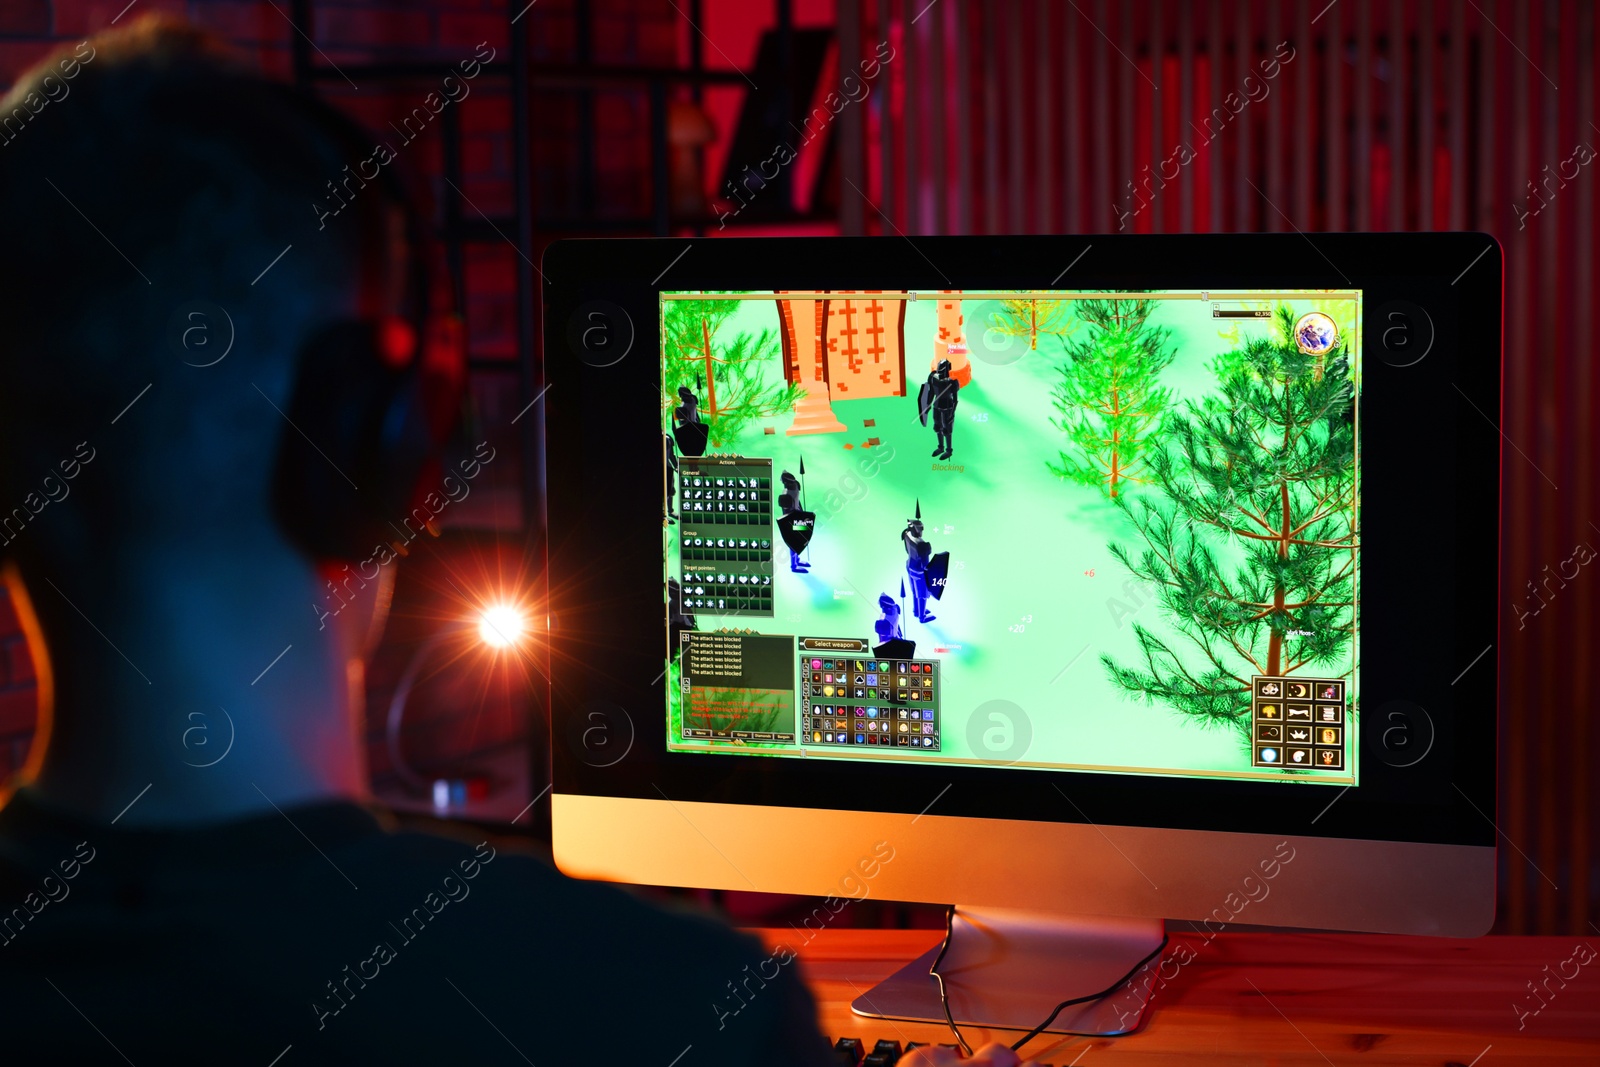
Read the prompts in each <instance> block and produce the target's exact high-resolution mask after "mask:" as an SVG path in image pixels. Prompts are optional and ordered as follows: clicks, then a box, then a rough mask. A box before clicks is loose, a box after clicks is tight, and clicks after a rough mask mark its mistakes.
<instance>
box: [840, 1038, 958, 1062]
mask: <svg viewBox="0 0 1600 1067" xmlns="http://www.w3.org/2000/svg"><path fill="white" fill-rule="evenodd" d="M925 1044H926V1042H921V1041H908V1042H906V1046H905V1048H904V1049H901V1047H900V1042H898V1041H878V1042H877V1043H875V1044H874V1045H873V1046H872V1051H871V1052H868V1051H867V1046H866V1045H865V1044H864V1043H863V1042H862V1040H861V1039H860V1038H859V1037H841V1038H839V1040H837V1041H835V1042H834V1043H833V1058H834V1062H835V1063H836V1064H838V1065H839V1067H895V1064H897V1063H899V1062H900V1057H901V1056H904V1055H905V1054H906V1053H907V1052H910V1051H911V1050H912V1049H918V1048H922V1047H924V1045H925ZM936 1047H937V1046H936ZM943 1047H944V1048H951V1049H959V1048H960V1046H959V1045H945V1046H943Z"/></svg>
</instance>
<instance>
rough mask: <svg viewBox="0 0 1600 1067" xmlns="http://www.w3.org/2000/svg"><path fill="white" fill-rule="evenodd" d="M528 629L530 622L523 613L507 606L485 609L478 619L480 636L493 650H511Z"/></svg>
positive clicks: (498, 605)
mask: <svg viewBox="0 0 1600 1067" xmlns="http://www.w3.org/2000/svg"><path fill="white" fill-rule="evenodd" d="M527 628H528V620H527V619H526V618H525V617H524V616H523V614H522V612H520V611H518V610H517V609H516V608H513V607H510V606H508V605H505V604H496V605H494V606H492V607H487V608H484V609H483V614H482V615H481V616H479V619H478V636H479V637H481V638H482V639H483V643H484V644H486V645H488V646H489V647H491V648H509V647H510V646H511V645H514V644H516V643H517V641H518V640H520V639H521V638H522V635H523V633H524V632H526V630H527Z"/></svg>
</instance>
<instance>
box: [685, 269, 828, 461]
mask: <svg viewBox="0 0 1600 1067" xmlns="http://www.w3.org/2000/svg"><path fill="white" fill-rule="evenodd" d="M741 303H742V301H738V300H718V299H715V298H707V299H704V300H663V301H662V304H663V310H662V313H661V336H662V338H663V341H664V344H665V347H666V360H665V361H664V369H663V372H662V376H661V390H662V395H661V405H662V410H663V411H670V410H671V409H672V408H674V407H676V406H677V405H678V403H679V400H678V387H679V386H688V387H689V388H690V389H692V390H694V392H695V393H696V394H697V395H700V394H702V393H703V395H700V401H701V411H702V412H703V413H704V419H705V422H706V424H707V430H708V434H709V437H710V441H711V444H713V445H715V446H721V445H723V444H726V443H727V442H728V441H731V440H733V439H734V438H735V437H737V436H738V435H739V431H740V430H741V429H743V428H744V426H745V425H746V424H747V423H749V422H750V421H752V420H754V419H758V418H766V417H768V416H772V415H781V414H783V413H784V412H786V411H789V410H790V409H792V408H793V407H794V405H795V402H796V401H797V400H798V399H799V398H800V395H801V394H802V393H803V392H804V390H803V388H802V387H801V386H798V385H788V384H786V383H784V382H783V381H782V379H781V378H775V379H773V380H771V381H769V380H768V379H767V375H766V374H765V373H764V368H763V364H765V363H767V362H769V361H776V360H777V359H778V337H777V334H776V332H774V331H772V330H762V331H761V332H760V333H757V334H749V333H739V334H735V335H734V336H733V338H732V339H731V340H728V341H726V342H724V341H723V340H721V339H720V338H719V337H718V336H717V334H718V331H720V330H721V329H722V327H723V326H724V325H726V324H727V321H728V320H729V319H730V318H732V317H733V315H734V313H735V312H737V311H738V310H739V307H740V304H741Z"/></svg>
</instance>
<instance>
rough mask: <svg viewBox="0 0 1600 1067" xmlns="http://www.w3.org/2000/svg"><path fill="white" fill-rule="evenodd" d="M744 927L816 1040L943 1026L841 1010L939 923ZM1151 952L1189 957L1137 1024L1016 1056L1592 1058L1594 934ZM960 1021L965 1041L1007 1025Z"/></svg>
mask: <svg viewBox="0 0 1600 1067" xmlns="http://www.w3.org/2000/svg"><path fill="white" fill-rule="evenodd" d="M754 933H756V934H757V935H758V936H760V937H761V938H762V940H764V941H765V942H766V943H767V944H768V945H769V946H772V947H774V948H775V947H776V946H778V945H780V944H787V945H789V946H790V947H791V948H793V949H795V950H796V951H797V952H798V954H799V962H800V966H801V968H802V975H803V977H804V978H805V979H806V983H807V985H808V986H809V987H810V988H811V991H812V994H813V995H814V996H815V997H816V998H817V1002H818V1017H819V1022H820V1024H821V1027H822V1032H823V1033H825V1034H827V1035H828V1036H829V1038H830V1039H834V1038H838V1037H841V1036H845V1037H860V1038H862V1039H864V1040H865V1042H866V1045H867V1047H868V1048H869V1049H870V1048H871V1047H872V1043H873V1041H875V1040H877V1039H879V1038H891V1039H894V1040H898V1041H900V1042H901V1043H902V1044H904V1043H905V1042H907V1041H923V1042H932V1043H937V1042H948V1041H952V1040H953V1038H952V1037H951V1036H950V1031H949V1029H948V1028H946V1027H944V1026H942V1025H939V1026H934V1025H930V1024H918V1023H895V1022H890V1021H887V1020H881V1019H866V1018H862V1017H861V1016H858V1015H855V1014H853V1013H852V1012H851V1011H850V1002H851V1001H852V1000H854V999H855V998H856V997H857V996H858V995H860V994H861V993H863V992H866V991H867V990H869V989H870V988H871V987H872V985H873V984H874V983H876V982H878V981H880V980H881V979H883V978H886V977H888V975H890V974H891V973H892V972H894V971H895V970H896V969H898V968H899V967H900V966H902V965H904V964H905V963H906V962H907V961H909V960H911V959H913V958H915V957H916V956H917V955H918V954H919V953H921V952H923V951H925V950H926V949H927V948H929V947H930V946H932V945H935V944H937V943H938V941H939V938H940V936H941V933H942V932H941V931H933V930H822V931H820V932H816V933H813V934H812V935H811V936H812V940H810V941H809V942H808V941H806V940H805V938H806V932H804V931H800V930H795V929H789V928H781V929H770V930H757V931H754ZM1183 946H1187V949H1188V951H1187V952H1180V949H1181V948H1182V947H1183ZM1580 946H1587V947H1580ZM1575 949H1576V950H1577V953H1576V954H1575ZM1585 957H1587V958H1588V962H1586V963H1585V962H1583V960H1584V959H1585ZM1164 958H1165V959H1167V960H1169V961H1176V960H1179V959H1185V958H1188V959H1190V962H1188V963H1186V964H1184V965H1183V966H1181V967H1179V966H1177V965H1176V963H1175V962H1169V963H1168V964H1167V966H1166V968H1165V970H1164V971H1163V972H1162V973H1164V974H1166V975H1170V976H1171V980H1170V981H1167V982H1166V983H1165V984H1164V985H1162V984H1160V982H1159V980H1158V983H1157V990H1156V994H1155V998H1154V1002H1153V1004H1152V1007H1151V1010H1150V1012H1149V1015H1148V1016H1147V1021H1146V1024H1145V1026H1144V1028H1143V1029H1141V1030H1140V1031H1138V1032H1137V1033H1134V1034H1131V1035H1129V1036H1127V1037H1118V1038H1078V1037H1057V1036H1055V1035H1042V1036H1041V1037H1039V1038H1037V1039H1035V1040H1034V1041H1033V1042H1032V1043H1030V1044H1029V1045H1028V1046H1027V1047H1026V1048H1025V1049H1024V1050H1023V1051H1024V1054H1025V1055H1029V1056H1032V1057H1034V1058H1035V1059H1036V1060H1039V1061H1041V1062H1045V1063H1051V1064H1055V1065H1057V1067H1064V1065H1067V1064H1094V1063H1099V1062H1101V1061H1104V1060H1108V1059H1110V1058H1111V1057H1116V1061H1117V1062H1118V1063H1128V1064H1155V1063H1172V1062H1175V1061H1179V1060H1181V1061H1183V1062H1188V1063H1225V1064H1274V1065H1279V1064H1282V1065H1287V1064H1315V1065H1318V1067H1326V1065H1328V1064H1337V1065H1344V1064H1433V1065H1436V1067H1448V1065H1451V1064H1458V1065H1462V1067H1469V1065H1475V1067H1506V1065H1510V1064H1551V1063H1556V1064H1579V1063H1581V1064H1587V1065H1600V937H1486V938H1480V939H1477V940H1471V941H1457V940H1447V939H1441V938H1427V937H1386V936H1380V935H1353V934H1277V933H1270V934H1269V933H1254V932H1252V933H1222V934H1218V935H1216V936H1215V937H1214V938H1212V939H1211V940H1209V941H1208V940H1207V939H1206V937H1205V936H1204V935H1202V934H1190V933H1174V934H1173V935H1172V941H1171V944H1170V945H1168V946H1167V954H1166V956H1165V957H1164ZM1547 968H1548V969H1547ZM1574 972H1576V973H1574ZM1563 976H1566V977H1565V978H1563ZM1529 983H1532V985H1531V987H1530V985H1529ZM1534 988H1537V989H1539V992H1540V995H1541V997H1542V998H1543V1006H1542V1007H1541V1001H1540V1000H1539V999H1536V998H1535V997H1534V994H1533V992H1532V989H1534ZM1547 990H1548V991H1547ZM1519 1006H1520V1008H1521V1010H1522V1012H1523V1014H1521V1015H1519V1013H1518V1007H1519ZM962 1032H963V1033H964V1034H965V1035H966V1037H967V1040H968V1041H969V1042H971V1043H972V1045H973V1047H977V1046H978V1045H980V1044H982V1043H984V1042H986V1041H991V1040H999V1041H1004V1042H1005V1043H1006V1044H1010V1043H1011V1042H1012V1041H1015V1040H1016V1039H1017V1038H1018V1037H1020V1036H1021V1034H1020V1033H1013V1032H1008V1031H984V1030H975V1029H974V1030H968V1029H966V1028H963V1031H962Z"/></svg>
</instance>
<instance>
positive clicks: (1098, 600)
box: [660, 290, 1361, 785]
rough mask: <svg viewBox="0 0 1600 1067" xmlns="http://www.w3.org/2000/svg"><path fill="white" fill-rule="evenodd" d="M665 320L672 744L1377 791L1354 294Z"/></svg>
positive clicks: (1138, 296)
mask: <svg viewBox="0 0 1600 1067" xmlns="http://www.w3.org/2000/svg"><path fill="white" fill-rule="evenodd" d="M660 312H661V341H662V348H661V429H662V437H663V440H662V458H663V478H662V501H661V506H662V515H663V542H662V560H663V567H664V573H663V577H664V582H663V603H664V606H665V610H666V613H667V621H668V627H667V630H668V633H669V641H668V647H667V648H666V650H665V664H666V679H667V681H668V683H669V684H668V685H667V698H666V705H667V706H666V709H665V710H666V715H667V723H668V746H669V748H670V749H672V750H674V751H689V752H716V753H728V754H739V755H766V756H779V757H783V756H791V757H808V758H819V757H820V758H832V759H856V760H859V759H866V760H880V761H890V760H912V761H918V762H928V763H941V762H942V763H955V764H967V765H988V766H1018V767H1038V768H1050V769H1057V770H1089V771H1100V772H1118V773H1128V774H1162V775H1183V776H1189V777H1197V778H1236V779H1270V780H1282V781H1301V782H1320V783H1324V784H1339V785H1351V784H1355V783H1356V781H1357V773H1358V768H1357V766H1356V752H1357V746H1356V731H1357V723H1358V709H1359V702H1358V694H1359V684H1358V683H1359V673H1358V669H1357V668H1358V665H1359V655H1358V641H1357V637H1358V624H1359V617H1360V613H1359V604H1358V598H1357V590H1358V589H1359V562H1360V463H1359V456H1360V420H1359V417H1358V413H1359V410H1360V404H1359V397H1360V391H1361V353H1360V324H1361V293H1360V291H1359V290H1281V291H1279V290H1267V291H1249V292H1245V291H1221V290H1163V291H1069V290H1047V291H1034V292H1026V291H996V292H968V291H912V290H903V291H893V290H885V291H860V290H858V291H813V290H806V291H800V290H793V291H790V290H777V291H764V292H671V291H669V292H663V293H662V294H660Z"/></svg>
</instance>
